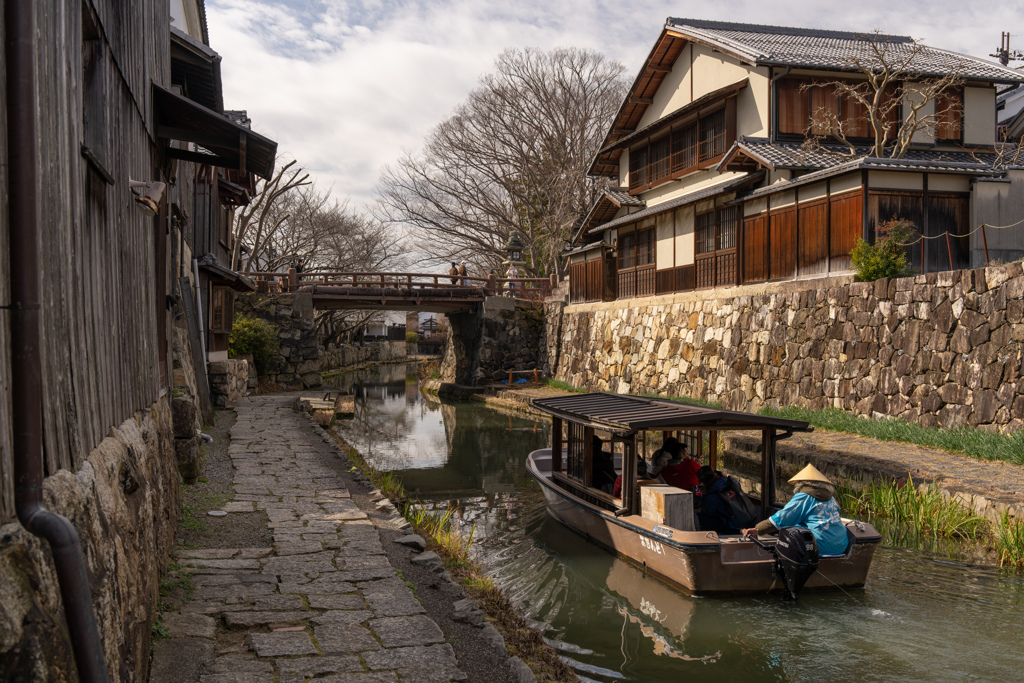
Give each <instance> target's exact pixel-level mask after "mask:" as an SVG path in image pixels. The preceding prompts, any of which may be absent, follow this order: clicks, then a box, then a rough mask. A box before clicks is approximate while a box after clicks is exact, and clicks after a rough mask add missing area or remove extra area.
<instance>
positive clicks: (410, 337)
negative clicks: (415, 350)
mask: <svg viewBox="0 0 1024 683" xmlns="http://www.w3.org/2000/svg"><path fill="white" fill-rule="evenodd" d="M405 343H406V344H419V343H420V335H418V334H416V333H415V332H406V333H405Z"/></svg>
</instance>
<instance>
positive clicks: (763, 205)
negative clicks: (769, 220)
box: [743, 198, 768, 216]
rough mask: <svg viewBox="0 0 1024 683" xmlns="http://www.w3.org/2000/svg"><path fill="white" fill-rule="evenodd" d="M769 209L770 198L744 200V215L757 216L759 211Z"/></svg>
mask: <svg viewBox="0 0 1024 683" xmlns="http://www.w3.org/2000/svg"><path fill="white" fill-rule="evenodd" d="M767 210H768V199H767V198H761V199H755V200H753V201H750V202H743V215H744V216H756V215H757V214H759V213H762V212H764V211H767Z"/></svg>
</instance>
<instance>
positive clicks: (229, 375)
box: [206, 358, 249, 408]
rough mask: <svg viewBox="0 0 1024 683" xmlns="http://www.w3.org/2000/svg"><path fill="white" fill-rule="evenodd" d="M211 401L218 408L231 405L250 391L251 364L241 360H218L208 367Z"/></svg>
mask: <svg viewBox="0 0 1024 683" xmlns="http://www.w3.org/2000/svg"><path fill="white" fill-rule="evenodd" d="M206 374H207V377H208V378H209V381H210V401H212V402H213V405H215V406H217V407H218V408H223V407H224V406H227V405H230V404H231V402H232V401H234V400H235V399H236V398H240V397H242V396H245V395H246V394H247V393H248V391H249V363H248V361H245V360H243V359H241V358H232V359H230V360H218V361H214V362H212V363H209V364H208V365H207V371H206Z"/></svg>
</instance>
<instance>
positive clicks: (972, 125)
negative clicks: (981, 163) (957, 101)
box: [964, 88, 996, 145]
mask: <svg viewBox="0 0 1024 683" xmlns="http://www.w3.org/2000/svg"><path fill="white" fill-rule="evenodd" d="M995 140H996V91H995V88H964V144H967V145H991V144H992V143H994V142H995Z"/></svg>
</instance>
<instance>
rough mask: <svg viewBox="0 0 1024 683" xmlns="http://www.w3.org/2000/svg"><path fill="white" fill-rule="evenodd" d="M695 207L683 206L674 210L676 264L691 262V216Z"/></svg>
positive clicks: (684, 264)
mask: <svg viewBox="0 0 1024 683" xmlns="http://www.w3.org/2000/svg"><path fill="white" fill-rule="evenodd" d="M694 213H695V208H694V207H692V206H684V207H683V208H681V209H678V210H676V265H677V266H687V265H690V264H691V263H693V260H694V259H693V249H694V245H693V216H694Z"/></svg>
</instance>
